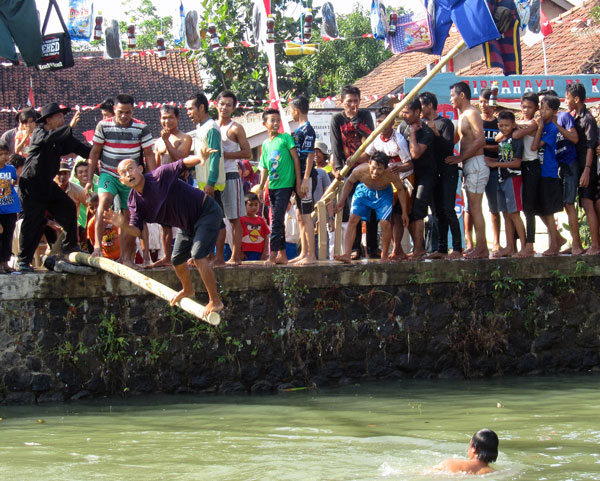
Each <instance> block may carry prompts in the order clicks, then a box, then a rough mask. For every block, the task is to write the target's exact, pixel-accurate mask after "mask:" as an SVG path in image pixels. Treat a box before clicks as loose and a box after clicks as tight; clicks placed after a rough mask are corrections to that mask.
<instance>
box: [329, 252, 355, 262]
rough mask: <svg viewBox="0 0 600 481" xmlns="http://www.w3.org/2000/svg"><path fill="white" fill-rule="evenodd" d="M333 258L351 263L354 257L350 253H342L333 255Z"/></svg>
mask: <svg viewBox="0 0 600 481" xmlns="http://www.w3.org/2000/svg"><path fill="white" fill-rule="evenodd" d="M333 259H334V260H336V261H339V262H343V263H344V264H351V263H352V257H351V255H350V254H342V255H339V256H333Z"/></svg>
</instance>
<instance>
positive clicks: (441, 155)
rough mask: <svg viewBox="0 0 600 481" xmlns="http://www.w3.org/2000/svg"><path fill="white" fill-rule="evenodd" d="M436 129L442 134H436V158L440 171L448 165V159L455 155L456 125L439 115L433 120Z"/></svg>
mask: <svg viewBox="0 0 600 481" xmlns="http://www.w3.org/2000/svg"><path fill="white" fill-rule="evenodd" d="M433 122H434V123H435V128H436V129H437V131H438V132H439V133H440V135H439V136H436V135H435V134H434V136H433V137H434V139H435V141H434V144H433V145H434V152H435V153H434V157H435V159H436V161H437V166H438V169H439V168H440V167H442V166H444V165H446V157H449V156H451V155H453V154H454V124H453V123H452V120H450V119H447V118H446V117H442V116H441V115H438V116H437V117H436V118H435V119H433Z"/></svg>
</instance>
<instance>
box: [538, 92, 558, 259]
mask: <svg viewBox="0 0 600 481" xmlns="http://www.w3.org/2000/svg"><path fill="white" fill-rule="evenodd" d="M559 107H560V100H559V99H558V97H554V96H550V95H546V96H545V97H544V98H543V99H542V101H541V106H540V118H538V119H537V125H538V128H537V132H536V135H535V139H534V140H533V144H532V146H531V148H532V149H533V150H536V149H539V152H538V156H539V159H540V166H541V179H540V188H539V201H538V205H539V215H540V217H541V219H542V221H543V222H544V224H546V227H547V228H548V236H549V237H550V247H549V248H548V250H546V251H544V253H543V254H544V255H545V256H555V255H558V253H559V250H560V241H559V235H558V229H557V228H556V222H555V221H554V214H555V213H556V212H560V211H562V189H561V185H560V180H559V178H558V162H557V161H556V139H557V136H558V127H557V126H556V125H555V124H554V122H553V119H554V116H555V115H556V114H557V112H558V109H559Z"/></svg>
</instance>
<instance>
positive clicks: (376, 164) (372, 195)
mask: <svg viewBox="0 0 600 481" xmlns="http://www.w3.org/2000/svg"><path fill="white" fill-rule="evenodd" d="M389 160H390V158H389V157H388V156H387V155H385V154H384V153H383V152H375V153H374V154H373V156H372V157H371V160H370V161H369V163H368V164H362V165H359V166H358V167H356V168H355V169H354V170H353V171H352V174H350V176H349V177H348V179H346V182H345V183H344V189H343V190H342V195H341V197H340V200H339V201H338V203H337V205H336V206H335V212H339V211H340V210H342V209H343V208H344V204H345V203H346V199H347V198H348V196H349V195H350V192H351V191H353V190H354V187H355V186H356V184H357V183H358V186H356V189H355V190H354V195H353V197H352V207H351V209H350V219H349V220H348V229H347V230H346V237H345V238H344V254H343V255H341V256H335V260H336V261H341V262H345V263H350V262H351V261H352V244H353V242H354V237H355V236H356V226H357V225H358V224H359V223H360V221H361V220H367V219H369V218H371V215H372V214H375V215H376V217H377V220H378V221H379V225H380V226H381V262H389V249H390V240H391V238H392V223H391V220H392V206H393V203H394V190H393V189H392V184H393V185H394V187H396V190H397V191H398V200H399V201H400V205H401V206H402V223H403V224H404V227H407V226H408V212H407V208H406V195H405V193H404V184H403V183H402V181H401V180H400V177H398V174H394V173H393V172H392V171H391V170H390V169H389V168H388V163H389Z"/></svg>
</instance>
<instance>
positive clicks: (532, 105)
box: [496, 92, 541, 257]
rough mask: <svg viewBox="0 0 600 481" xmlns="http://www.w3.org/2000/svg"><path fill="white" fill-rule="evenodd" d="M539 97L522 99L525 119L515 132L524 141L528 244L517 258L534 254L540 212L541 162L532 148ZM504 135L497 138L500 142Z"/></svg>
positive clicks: (523, 161)
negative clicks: (536, 225) (536, 223)
mask: <svg viewBox="0 0 600 481" xmlns="http://www.w3.org/2000/svg"><path fill="white" fill-rule="evenodd" d="M538 105H539V97H538V94H536V93H534V92H526V93H524V94H523V96H522V97H521V113H522V115H523V118H522V119H521V121H520V122H519V128H518V129H517V130H515V131H514V132H513V138H514V139H523V158H522V159H521V176H522V180H523V212H525V222H526V236H527V239H526V240H527V243H526V245H525V249H521V250H520V251H519V252H518V253H517V254H516V257H531V256H532V255H533V254H534V250H533V244H534V242H535V216H536V214H537V211H538V199H539V195H538V189H539V183H540V177H541V172H540V161H539V159H538V155H537V151H536V150H535V149H533V148H532V144H533V137H534V135H535V133H536V131H537V123H536V121H535V120H534V119H533V117H534V116H535V113H536V112H537V110H538ZM501 139H502V134H500V135H499V136H498V137H496V141H498V142H500V140H501Z"/></svg>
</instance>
